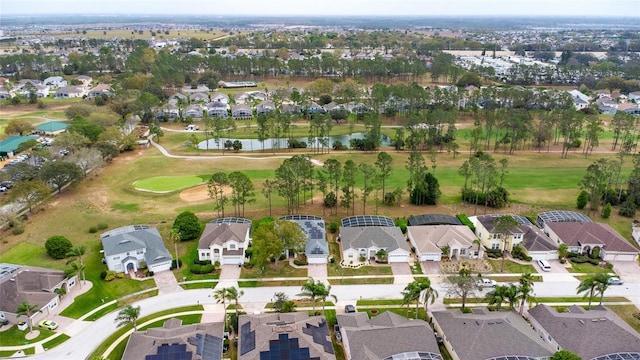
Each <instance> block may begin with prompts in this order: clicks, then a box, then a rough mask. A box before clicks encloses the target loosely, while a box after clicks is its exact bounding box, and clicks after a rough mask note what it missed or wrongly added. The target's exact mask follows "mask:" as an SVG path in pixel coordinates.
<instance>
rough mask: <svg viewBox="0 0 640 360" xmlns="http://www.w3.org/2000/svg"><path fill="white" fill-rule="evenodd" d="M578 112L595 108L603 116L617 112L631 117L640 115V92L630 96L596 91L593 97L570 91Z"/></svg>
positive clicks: (577, 91)
mask: <svg viewBox="0 0 640 360" xmlns="http://www.w3.org/2000/svg"><path fill="white" fill-rule="evenodd" d="M568 93H569V94H570V95H571V97H572V99H573V105H574V107H575V108H576V110H584V109H589V108H592V107H595V108H597V109H598V111H599V112H600V113H602V114H607V115H615V114H616V113H617V112H626V113H628V114H631V115H640V91H634V92H630V93H629V94H626V95H625V94H622V93H615V92H614V93H609V92H607V91H605V90H596V91H594V93H593V95H592V96H589V95H586V94H584V93H582V92H581V91H579V90H569V91H568Z"/></svg>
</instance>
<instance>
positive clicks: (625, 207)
mask: <svg viewBox="0 0 640 360" xmlns="http://www.w3.org/2000/svg"><path fill="white" fill-rule="evenodd" d="M618 214H620V216H624V217H630V218H632V217H634V216H635V215H636V204H635V202H634V201H633V200H632V199H631V198H628V199H627V200H625V201H624V202H623V203H622V206H620V211H618Z"/></svg>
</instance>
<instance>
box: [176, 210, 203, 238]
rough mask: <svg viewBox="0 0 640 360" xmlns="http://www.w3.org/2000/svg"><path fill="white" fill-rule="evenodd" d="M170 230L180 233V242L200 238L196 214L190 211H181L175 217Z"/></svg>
mask: <svg viewBox="0 0 640 360" xmlns="http://www.w3.org/2000/svg"><path fill="white" fill-rule="evenodd" d="M172 228H173V229H176V231H177V232H179V233H180V241H184V240H193V239H197V238H198V237H200V232H201V227H200V222H199V220H198V217H197V216H196V214H194V213H192V212H191V211H183V212H181V213H180V214H179V215H178V216H176V219H175V220H174V221H173V226H172Z"/></svg>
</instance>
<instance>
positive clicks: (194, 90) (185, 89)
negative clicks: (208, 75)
mask: <svg viewBox="0 0 640 360" xmlns="http://www.w3.org/2000/svg"><path fill="white" fill-rule="evenodd" d="M209 91H210V90H209V88H208V87H207V86H206V85H198V86H196V87H193V86H183V87H182V89H180V92H181V93H185V94H188V95H189V97H191V95H193V94H195V93H205V94H209Z"/></svg>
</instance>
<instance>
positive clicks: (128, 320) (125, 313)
mask: <svg viewBox="0 0 640 360" xmlns="http://www.w3.org/2000/svg"><path fill="white" fill-rule="evenodd" d="M139 317H140V306H132V305H127V306H125V307H124V308H123V309H122V310H120V312H119V313H118V316H116V320H115V321H119V323H118V325H117V326H118V327H120V326H123V325H128V324H132V325H133V331H138V324H137V321H138V318H139Z"/></svg>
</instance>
